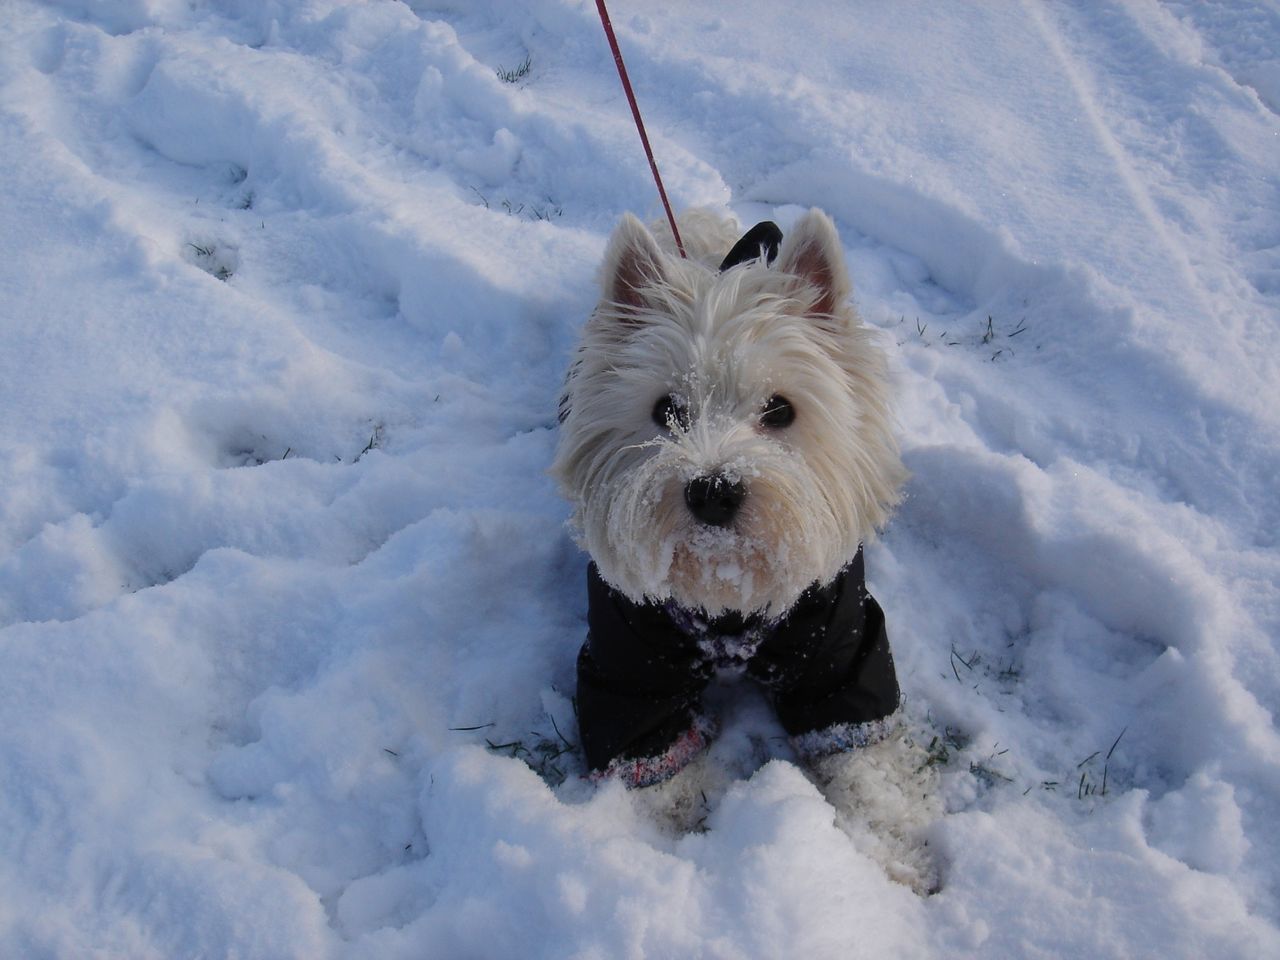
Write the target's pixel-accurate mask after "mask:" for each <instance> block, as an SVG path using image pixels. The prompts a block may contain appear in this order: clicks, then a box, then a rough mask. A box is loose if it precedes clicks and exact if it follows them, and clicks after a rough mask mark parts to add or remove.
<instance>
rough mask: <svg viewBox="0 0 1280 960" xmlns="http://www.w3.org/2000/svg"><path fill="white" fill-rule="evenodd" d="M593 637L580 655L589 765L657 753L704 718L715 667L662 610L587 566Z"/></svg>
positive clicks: (581, 720) (581, 715)
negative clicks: (701, 709) (632, 597)
mask: <svg viewBox="0 0 1280 960" xmlns="http://www.w3.org/2000/svg"><path fill="white" fill-rule="evenodd" d="M587 604H588V606H587V630H588V632H587V640H586V643H584V644H583V646H582V650H581V651H580V652H579V654H578V700H577V707H578V731H579V734H580V736H581V740H582V748H583V752H584V754H585V755H586V761H587V766H588V767H589V768H590V769H592V770H603V769H605V768H606V767H608V766H609V764H610V762H611V761H613V760H616V759H620V758H622V759H638V758H645V757H656V756H659V755H661V754H662V753H663V752H664V751H666V750H668V749H669V748H670V747H671V746H672V745H673V744H674V743H676V741H677V740H678V739H679V738H680V737H681V735H682V734H685V733H687V732H688V731H690V730H691V729H695V728H697V725H698V716H697V711H698V706H699V700H700V697H701V694H702V691H703V689H704V688H705V687H706V685H707V683H708V681H709V680H710V677H711V669H710V666H709V665H708V664H707V663H705V662H704V661H703V659H702V658H701V657H700V656H699V655H698V652H697V648H696V646H694V644H693V643H692V641H690V640H689V638H688V637H686V636H685V635H684V634H683V633H681V632H680V631H679V630H677V629H676V628H675V627H674V626H673V625H672V624H671V622H670V620H669V619H668V618H667V617H666V615H665V614H664V613H663V612H662V611H661V610H660V609H659V608H655V607H651V606H643V605H640V604H635V603H632V602H630V601H629V600H627V599H626V598H625V597H623V596H622V595H621V594H619V593H618V592H617V591H616V590H613V589H612V588H611V587H609V585H608V584H606V583H605V582H604V580H603V579H601V577H600V574H599V572H598V571H597V570H596V566H595V564H594V563H593V564H591V565H590V567H589V569H588V572H587Z"/></svg>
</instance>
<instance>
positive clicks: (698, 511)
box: [684, 476, 747, 527]
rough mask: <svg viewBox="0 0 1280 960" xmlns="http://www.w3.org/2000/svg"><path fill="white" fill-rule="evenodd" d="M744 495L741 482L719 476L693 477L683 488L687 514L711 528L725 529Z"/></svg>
mask: <svg viewBox="0 0 1280 960" xmlns="http://www.w3.org/2000/svg"><path fill="white" fill-rule="evenodd" d="M746 495H747V488H746V487H745V486H743V484H742V482H741V481H739V480H730V479H729V478H728V477H721V476H716V477H694V478H693V479H692V480H690V481H689V482H688V483H687V484H685V487H684V502H685V503H686V504H688V506H689V512H690V513H692V514H693V515H694V516H695V517H697V518H698V519H699V520H701V521H702V522H703V523H705V524H707V525H708V526H712V527H727V526H728V525H729V523H730V521H732V520H733V518H734V515H735V514H736V513H737V512H738V508H739V507H740V506H742V501H743V499H744V498H745V497H746Z"/></svg>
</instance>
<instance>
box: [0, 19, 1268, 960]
mask: <svg viewBox="0 0 1280 960" xmlns="http://www.w3.org/2000/svg"><path fill="white" fill-rule="evenodd" d="M612 7H613V9H612V11H611V12H612V15H613V21H614V25H615V27H616V28H617V30H618V33H619V40H620V42H621V44H622V47H623V52H624V54H625V55H626V56H627V58H628V66H629V68H630V71H631V75H632V80H633V83H634V84H635V87H636V89H637V93H638V96H639V97H640V100H641V105H642V108H643V109H644V111H645V115H646V120H647V122H648V124H649V130H650V136H651V139H652V140H653V143H654V147H655V150H656V152H657V154H658V159H659V163H660V165H661V167H662V170H663V172H664V176H665V179H666V182H667V188H668V191H669V192H670V193H671V194H672V196H673V200H674V201H675V203H676V205H677V206H679V207H686V206H693V205H699V204H704V205H712V206H717V207H720V208H726V207H727V208H728V209H730V210H731V211H732V212H734V213H735V214H736V215H737V216H738V219H739V220H740V221H741V222H743V223H744V224H747V225H749V224H751V223H754V222H756V221H757V220H760V219H764V218H766V217H768V218H772V219H776V220H777V221H778V222H779V223H780V224H781V225H782V227H783V229H784V230H785V229H787V228H788V227H789V225H790V224H791V223H792V222H793V221H794V220H795V219H796V217H797V216H798V215H799V213H800V212H801V211H802V210H803V209H807V208H808V207H809V206H819V207H822V208H824V209H825V210H827V211H828V212H829V213H830V214H832V216H833V217H835V219H836V221H837V223H838V226H839V227H840V229H841V235H842V239H843V242H844V244H845V246H846V252H847V255H848V259H849V264H850V268H851V271H852V273H853V276H854V281H855V286H856V293H855V299H856V301H857V303H858V306H859V308H860V310H861V312H862V314H863V316H864V317H865V318H866V320H867V321H868V322H869V323H870V324H871V325H873V326H875V327H877V328H879V329H880V330H881V331H882V336H883V337H884V339H885V342H886V345H887V346H888V348H889V351H890V355H891V363H892V366H893V371H894V378H895V384H896V388H897V390H898V404H897V414H898V419H899V421H900V424H901V430H900V435H901V438H902V443H903V448H904V454H905V459H906V462H907V464H908V466H909V467H910V469H911V471H912V473H913V478H912V480H911V482H910V484H909V486H908V497H907V500H906V502H905V503H904V504H903V506H902V507H901V508H900V509H899V511H898V513H897V515H896V517H895V518H894V520H893V521H892V522H891V524H890V526H889V528H888V530H887V532H886V534H885V536H884V537H883V538H882V539H880V540H879V541H877V542H876V543H875V544H873V545H871V546H870V547H868V550H867V555H866V559H867V566H868V572H869V582H870V587H871V589H872V592H873V593H874V594H875V595H876V597H877V599H878V600H879V601H880V603H881V604H882V606H883V607H884V608H885V610H886V614H887V617H888V622H889V629H890V636H891V639H892V642H893V644H894V648H895V654H896V658H897V661H898V666H899V673H900V677H901V680H902V683H903V687H904V690H905V692H906V694H907V697H908V707H909V711H910V713H911V715H912V717H913V719H914V721H915V722H916V723H917V724H919V725H920V726H921V727H922V728H923V729H924V730H925V731H926V733H927V735H928V736H929V737H931V738H936V739H935V740H934V745H933V750H934V754H935V757H936V758H937V760H938V764H939V769H940V771H941V787H940V789H941V791H942V794H943V797H942V799H943V800H944V802H945V805H946V809H947V813H946V815H945V816H944V817H942V818H941V820H939V821H938V822H937V823H936V824H935V825H934V827H933V829H932V839H933V845H934V846H935V847H936V848H937V850H938V852H939V856H940V857H941V860H942V867H943V879H944V883H943V887H942V890H941V891H940V892H939V893H937V894H936V895H934V896H932V897H929V898H925V899H921V898H918V897H916V896H914V895H913V894H912V893H911V892H910V891H909V890H907V889H906V888H905V887H903V886H901V885H898V884H895V883H892V882H891V881H890V880H889V879H888V878H887V877H886V875H885V874H884V872H883V871H882V870H881V869H880V867H879V866H878V865H876V864H875V863H874V862H873V861H872V860H871V859H869V858H868V857H866V856H865V855H863V854H862V853H860V852H859V850H858V849H857V848H856V847H855V845H854V844H853V843H852V841H851V839H850V838H849V837H848V836H846V834H845V833H843V832H842V831H841V830H840V829H839V827H838V826H837V825H836V822H835V815H834V812H833V809H832V807H831V806H830V805H829V804H828V803H827V801H826V800H824V798H823V796H822V794H821V793H820V792H819V791H818V790H817V788H816V787H814V786H813V784H812V783H811V781H810V780H809V779H807V778H806V777H805V776H804V775H803V773H802V771H801V769H800V767H799V766H798V764H797V760H796V757H795V755H794V754H793V753H791V752H790V748H789V747H788V746H787V744H786V742H785V738H784V737H782V734H781V730H780V729H779V728H778V727H777V725H776V721H775V720H774V719H773V718H772V716H771V714H770V711H769V710H768V708H767V705H765V704H764V702H763V701H762V699H761V698H760V695H759V694H758V692H756V691H754V690H752V689H751V688H750V687H749V686H745V685H744V686H737V687H734V686H729V687H726V688H725V689H723V690H720V691H719V692H718V693H717V694H716V695H715V696H714V697H713V703H712V705H713V706H715V707H716V708H717V709H718V710H719V712H720V714H721V732H720V734H719V739H718V740H717V742H716V745H715V746H714V747H713V748H712V755H713V759H714V761H715V762H716V763H717V764H719V765H720V769H722V770H724V771H726V777H725V783H724V785H723V787H722V788H720V789H716V790H712V791H711V794H710V796H709V800H708V809H707V811H706V819H705V824H704V828H703V829H702V830H701V831H695V832H693V833H688V834H674V833H672V832H671V831H670V830H669V829H666V828H664V826H663V824H662V823H661V822H660V820H658V819H655V817H654V816H653V815H652V812H651V810H650V808H649V806H647V801H646V800H645V798H644V797H643V796H642V795H638V794H634V793H628V792H626V791H624V790H623V789H621V787H620V786H619V785H617V784H604V785H599V786H597V785H596V784H593V783H590V782H588V781H584V780H582V779H581V778H580V776H579V774H580V773H581V772H582V771H581V766H580V761H578V760H577V759H576V758H575V756H574V755H573V754H572V753H571V752H566V753H563V754H561V755H559V756H555V754H556V753H558V752H559V751H560V750H561V749H562V748H563V746H564V742H565V741H566V740H567V741H570V742H571V741H572V739H573V737H574V735H575V734H574V723H573V711H572V704H571V701H570V697H571V696H572V692H573V660H574V656H575V654H576V651H577V647H578V645H579V643H580V642H581V639H582V635H583V630H584V624H583V614H584V608H585V589H584V582H585V579H584V572H585V563H586V560H585V557H584V556H582V555H581V554H580V553H579V552H578V551H577V550H576V548H575V547H574V546H573V545H572V543H571V541H570V539H569V535H568V532H567V530H566V528H565V524H564V521H565V518H566V517H567V514H568V507H567V505H566V504H564V503H563V502H562V501H561V500H559V498H558V497H557V496H556V494H555V492H554V490H553V487H552V485H551V483H550V481H549V479H548V478H547V477H546V475H545V473H544V471H545V468H546V466H547V464H548V463H549V461H550V457H551V451H552V449H553V447H554V440H555V420H556V418H555V411H556V401H557V397H558V391H559V385H560V381H561V378H562V376H563V373H564V367H565V364H566V361H567V358H568V355H569V351H570V348H571V345H572V343H573V342H574V340H575V337H576V334H577V331H578V329H579V327H580V325H581V323H582V321H583V319H584V318H585V317H586V315H587V313H588V311H589V310H590V308H591V305H592V302H593V295H594V272H595V269H596V267H597V265H598V262H599V259H600V257H601V255H602V253H603V249H604V242H605V238H606V237H607V234H608V231H609V230H610V229H611V227H612V225H613V223H614V222H615V221H616V220H617V218H618V217H619V216H620V215H621V214H622V212H624V211H626V210H632V211H636V212H638V213H640V214H642V215H646V216H648V217H650V218H652V217H653V216H655V215H656V214H657V212H658V205H657V201H656V197H655V195H654V191H653V187H652V183H651V181H650V179H649V174H648V168H647V164H646V162H645V160H644V157H643V154H642V153H641V152H640V151H639V149H638V148H637V144H636V138H635V133H634V130H633V129H632V127H631V121H630V117H629V113H628V111H627V108H626V105H625V101H624V100H623V99H622V96H621V93H620V91H619V89H618V84H617V79H616V76H615V75H614V73H613V72H612V70H613V68H612V63H611V58H610V56H609V53H608V49H607V46H606V45H605V43H604V40H603V36H602V33H601V31H600V26H599V23H598V21H597V19H596V14H595V9H594V5H593V4H589V3H585V2H581V0H531V2H529V3H526V4H521V5H518V6H514V7H513V6H512V5H509V4H501V3H497V2H491V0H483V2H479V0H478V2H474V3H470V4H465V5H462V4H448V3H443V2H441V3H433V2H427V0H413V2H410V3H401V2H394V0H371V2H366V3H354V2H352V3H344V2H339V0H293V2H284V0H261V2H258V0H255V2H247V0H222V2H213V0H200V2H194V3H193V2H186V0H182V2H179V0H116V2H87V0H48V2H45V3H37V2H35V0H11V2H10V3H8V4H7V5H6V7H5V15H4V17H3V18H0V163H2V164H3V167H4V169H5V171H6V176H5V180H4V185H3V187H0V210H2V211H3V220H2V222H3V225H4V229H3V231H0V405H2V408H3V409H4V411H5V414H6V415H5V417H4V418H3V422H2V423H0V488H2V489H3V492H4V496H3V499H2V500H0V666H2V669H0V849H3V850H4V856H3V857H0V953H3V955H5V956H7V957H10V956H11V957H23V958H41V957H82V956H101V957H131V958H144V957H157V958H161V957H162V958H171V957H180V956H210V957H214V956H240V957H264V958H275V957H307V958H323V957H334V958H338V957H380V958H394V957H402V956H403V957H418V956H424V955H430V956H443V957H508V956H517V955H518V956H527V957H548V958H563V957H580V958H587V957H593V958H609V957H667V956H690V957H716V958H730V957H777V956H806V957H842V958H847V957H859V956H903V957H927V956H938V957H970V956H975V957H976V956H981V957H983V958H993V957H1058V956H1090V957H1098V958H1102V957H1145V956H1156V955H1158V956H1167V957H1188V958H1198V957H1205V956H1213V957H1249V958H1254V957H1262V956H1275V955H1280V867H1277V864H1280V834H1277V832H1276V830H1275V826H1274V825H1275V822H1276V820H1277V818H1278V817H1280V732H1278V731H1277V725H1276V715H1277V711H1278V710H1280V496H1278V495H1277V486H1276V485H1277V477H1278V476H1280V404H1278V403H1277V398H1278V397H1280V359H1278V356H1280V355H1278V354H1277V351H1276V349H1275V342H1276V335H1277V333H1278V332H1280V247H1278V246H1277V242H1278V240H1280V185H1278V184H1277V174H1278V173H1280V168H1278V167H1277V164H1276V157H1277V156H1278V155H1280V116H1277V112H1276V111H1277V105H1278V104H1280V79H1278V78H1280V20H1278V19H1277V15H1276V12H1275V10H1274V6H1273V5H1271V4H1268V3H1267V2H1265V0H1254V2H1247V0H1241V2H1232V3H1183V2H1169V3H1156V2H1152V0H1135V2H1131V3H1116V4H1112V3H1107V4H1089V5H1080V4H1068V3H1056V2H1040V0H1027V2H1024V3H1021V4H1017V5H1014V4H1002V5H995V6H989V7H975V6H973V5H957V6H954V7H939V6H938V5H936V4H923V3H922V4H892V5H867V6H865V7H864V6H861V5H860V6H858V7H857V8H855V9H851V8H850V7H849V6H848V5H846V4H840V3H819V2H816V0H815V2H814V3H812V4H808V5H805V6H804V8H803V13H801V12H798V9H797V8H794V7H784V6H781V5H777V4H767V3H762V2H757V0H744V2H740V3H735V4H712V5H707V4H702V5H698V6H697V8H696V9H694V8H692V7H690V6H689V5H687V4H676V3H672V2H668V0H655V2H649V3H645V4H643V5H641V4H636V3H624V2H622V0H615V2H614V3H613V5H612ZM526 57H527V58H528V60H529V63H530V69H529V72H528V75H527V76H525V77H523V78H521V79H519V80H517V81H516V82H514V83H507V82H504V81H503V80H501V79H500V78H499V77H498V76H497V75H496V72H497V71H498V70H499V69H504V70H511V69H513V68H515V67H517V66H518V65H519V64H521V63H522V62H523V61H524V60H525V58H526ZM487 743H491V744H497V745H500V746H499V747H497V748H493V749H491V748H489V747H488V746H487V745H486V744H487ZM502 745H506V746H502ZM526 761H529V762H528V763H526ZM531 766H532V767H536V768H537V770H535V769H531ZM538 771H540V772H541V774H542V775H539V772H538ZM1104 786H1105V789H1104Z"/></svg>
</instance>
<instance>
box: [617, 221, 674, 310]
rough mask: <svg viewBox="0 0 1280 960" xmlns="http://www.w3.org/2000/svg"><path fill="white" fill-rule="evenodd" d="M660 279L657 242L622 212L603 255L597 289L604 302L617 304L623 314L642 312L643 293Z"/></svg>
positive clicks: (647, 231) (660, 281) (660, 267)
mask: <svg viewBox="0 0 1280 960" xmlns="http://www.w3.org/2000/svg"><path fill="white" fill-rule="evenodd" d="M663 280H664V276H663V270H662V251H661V250H659V249H658V242H657V241H656V240H654V239H653V234H651V233H650V232H649V230H648V228H647V227H645V225H644V224H643V223H641V222H640V221H639V220H637V219H636V218H635V217H634V216H633V215H632V214H630V213H624V214H623V215H622V219H621V220H620V221H618V225H617V227H615V228H614V230H613V236H611V237H610V238H609V248H608V250H607V251H606V252H605V256H604V268H603V272H602V274H601V287H602V292H603V294H604V298H605V300H609V301H612V302H614V303H616V304H619V305H620V306H621V307H623V308H624V310H626V311H627V312H631V311H639V310H642V309H643V308H644V307H645V306H647V301H646V300H645V290H646V289H648V288H651V287H654V286H656V285H658V284H660V283H662V282H663Z"/></svg>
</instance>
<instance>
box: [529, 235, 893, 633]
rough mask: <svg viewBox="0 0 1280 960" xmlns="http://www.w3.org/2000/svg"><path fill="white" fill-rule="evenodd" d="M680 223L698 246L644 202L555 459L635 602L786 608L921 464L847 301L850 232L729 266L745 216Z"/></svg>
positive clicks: (577, 374) (840, 558) (832, 569)
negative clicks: (676, 239) (653, 220)
mask: <svg viewBox="0 0 1280 960" xmlns="http://www.w3.org/2000/svg"><path fill="white" fill-rule="evenodd" d="M687 226H688V230H687V233H688V236H684V234H685V233H686V230H685V227H686V220H685V219H684V218H682V220H681V227H682V229H681V233H682V236H683V237H684V239H685V242H686V247H687V249H688V250H689V253H690V256H691V257H692V259H689V260H682V259H679V258H677V257H676V256H675V255H674V254H673V253H671V252H669V251H664V249H663V248H662V247H661V246H660V245H659V243H658V242H657V241H656V240H655V239H654V237H653V235H652V234H651V233H650V232H649V231H648V230H647V229H645V227H644V225H643V224H641V223H640V222H639V221H638V220H636V219H635V218H634V217H632V216H630V215H627V216H625V217H624V218H623V220H622V222H621V223H620V224H619V225H618V227H617V229H616V230H615V231H614V234H613V237H612V239H611V241H610V244H609V249H608V253H607V255H606V257H605V263H604V270H603V288H604V290H603V299H602V300H601V301H600V303H599V305H598V306H597V308H596V310H595V312H594V313H593V315H592V317H591V319H590V320H589V321H588V323H587V325H586V329H585V331H584V333H583V338H582V343H581V345H580V347H579V350H578V353H577V355H576V357H575V360H574V365H573V367H572V369H571V372H570V376H569V381H568V384H567V388H566V396H565V410H564V422H563V424H562V428H561V435H560V443H559V448H558V450H557V453H556V459H555V463H554V464H553V466H552V472H553V474H554V475H555V476H556V478H557V479H558V480H559V482H560V485H561V488H562V490H563V491H564V493H565V495H566V496H567V497H568V498H569V499H570V500H571V501H572V502H573V504H574V507H575V510H574V515H573V522H574V525H575V527H576V529H577V530H578V532H579V534H580V539H581V542H582V543H583V545H584V546H585V548H586V549H587V551H588V552H589V553H590V554H591V556H592V557H593V558H594V559H595V562H596V564H597V566H598V567H599V570H600V574H601V576H602V577H604V579H605V580H606V581H607V582H608V583H609V584H611V585H612V586H614V587H615V588H616V589H618V590H620V591H621V592H622V593H624V594H625V595H626V596H628V597H630V598H631V599H633V600H637V601H643V600H651V601H665V600H667V599H669V598H670V599H674V600H675V601H676V603H678V604H679V605H681V606H683V607H686V608H689V609H699V608H700V609H704V610H706V611H707V612H708V613H709V614H712V615H715V614H718V613H721V612H723V611H726V610H736V611H742V612H754V611H765V610H767V611H770V612H771V613H772V614H775V615H780V614H781V613H783V612H784V611H785V610H786V609H787V608H789V607H790V606H791V604H793V603H794V602H795V600H796V599H797V598H798V597H799V595H800V594H801V592H803V591H804V589H805V588H806V587H808V586H809V585H810V584H812V583H814V582H820V583H825V582H827V581H829V580H831V579H832V578H834V577H835V575H836V574H837V573H839V571H840V569H841V568H842V567H843V566H844V565H845V564H846V563H847V562H848V561H849V560H850V559H852V557H853V555H854V554H855V552H856V551H857V549H858V544H859V543H860V542H861V541H862V540H864V539H866V538H868V537H870V536H871V535H872V534H873V533H874V531H875V529H876V527H878V526H879V525H881V524H882V523H883V522H884V521H885V519H886V518H887V516H888V512H889V509H890V508H891V507H892V505H893V503H894V502H895V501H896V498H897V495H898V494H897V491H898V488H899V486H900V484H901V482H902V479H903V476H904V471H903V468H902V464H901V462H900V460H899V458H898V452H897V448H896V445H895V444H894V441H893V438H892V436H891V434H890V432H889V423H888V415H887V410H886V389H885V383H884V363H883V358H882V356H881V354H880V352H879V350H878V349H877V348H876V347H875V346H874V344H873V343H872V340H871V336H870V334H869V333H868V331H867V330H866V329H865V328H864V327H863V326H862V325H861V323H860V322H859V321H858V319H857V318H856V317H855V315H854V313H853V311H852V308H851V307H850V306H849V305H848V304H847V302H846V300H847V297H848V294H849V280H848V275H847V272H846V270H845V266H844V257H843V254H842V251H841V248H840V242H839V239H838V238H837V236H836V232H835V227H834V226H833V225H832V223H831V221H830V220H829V219H828V218H827V217H826V215H825V214H823V213H821V212H820V211H817V210H813V211H810V212H809V213H808V214H806V215H805V216H804V217H803V218H802V219H801V220H800V222H799V223H798V224H797V225H796V227H795V228H794V230H793V231H792V233H791V234H790V235H789V236H788V237H787V238H786V240H784V242H783V244H782V248H781V251H780V253H779V255H778V259H777V262H776V263H774V264H773V265H772V266H770V265H768V264H766V262H765V261H764V260H763V259H758V260H754V261H751V262H748V263H743V264H740V265H738V266H734V267H731V268H730V269H728V270H726V271H725V272H723V273H720V272H717V270H716V269H715V266H714V264H715V263H718V262H719V258H720V257H721V256H723V255H724V253H725V252H726V251H727V250H728V249H729V247H730V246H731V245H732V243H733V241H734V239H736V232H737V231H736V227H734V226H732V225H731V224H730V223H727V222H720V221H715V220H713V219H712V218H711V217H710V216H709V215H708V214H705V213H702V214H698V213H695V214H693V215H692V216H689V218H688V222H687Z"/></svg>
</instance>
